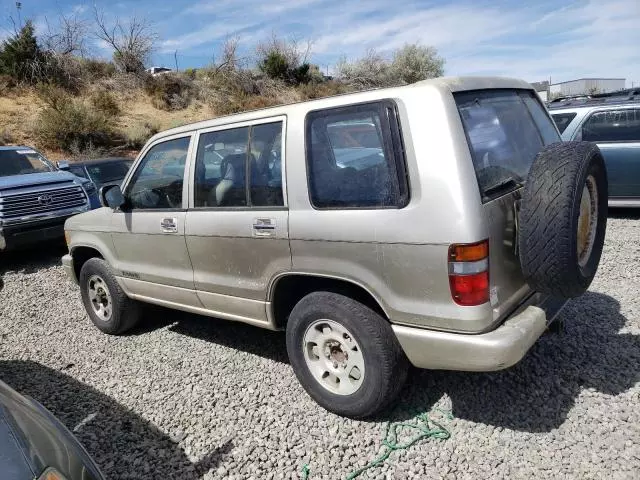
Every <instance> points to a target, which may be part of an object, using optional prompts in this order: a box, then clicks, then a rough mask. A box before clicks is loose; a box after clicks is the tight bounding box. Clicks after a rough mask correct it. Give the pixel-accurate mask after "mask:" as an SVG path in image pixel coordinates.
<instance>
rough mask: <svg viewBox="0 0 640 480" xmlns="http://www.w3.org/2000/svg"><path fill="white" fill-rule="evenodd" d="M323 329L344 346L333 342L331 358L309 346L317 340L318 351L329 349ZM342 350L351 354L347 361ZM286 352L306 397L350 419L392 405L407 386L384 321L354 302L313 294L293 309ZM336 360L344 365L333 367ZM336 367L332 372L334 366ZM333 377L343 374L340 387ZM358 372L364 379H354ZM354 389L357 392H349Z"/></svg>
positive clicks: (404, 360) (399, 351) (401, 355)
mask: <svg viewBox="0 0 640 480" xmlns="http://www.w3.org/2000/svg"><path fill="white" fill-rule="evenodd" d="M323 324H326V325H328V326H329V328H330V333H329V334H328V335H329V336H332V337H334V338H335V337H337V338H339V339H340V341H341V342H342V343H341V344H340V347H337V346H336V345H335V343H336V342H335V341H334V340H330V342H329V346H330V348H332V349H331V352H332V353H331V356H330V358H327V357H326V355H325V353H327V349H325V350H317V349H316V347H313V345H314V342H308V341H307V340H308V339H309V338H311V337H313V335H319V337H318V338H317V339H316V340H317V343H315V345H317V347H318V349H320V348H321V346H320V344H322V345H327V343H323V342H324V340H326V335H325V334H324V333H322V331H323V329H324V331H325V332H326V328H324V327H323ZM344 332H346V334H347V337H345V336H344ZM338 350H339V351H338ZM340 351H342V352H344V351H347V355H346V359H345V358H344V357H345V356H344V355H342V354H341V353H340ZM287 352H288V354H289V360H290V362H291V365H292V367H293V371H294V372H295V374H296V376H297V377H298V380H299V381H300V383H301V384H302V387H303V388H304V389H305V390H306V391H307V393H308V394H309V395H310V396H311V397H312V398H313V399H314V400H315V401H316V402H317V403H318V404H320V405H321V406H322V407H324V408H325V409H327V410H329V411H331V412H333V413H336V414H338V415H342V416H345V417H350V418H364V417H370V416H372V415H374V414H375V413H377V412H379V411H380V410H382V409H383V408H385V407H386V406H387V405H389V404H390V403H391V402H392V401H393V400H394V399H395V398H396V396H397V395H398V393H399V392H400V390H401V388H402V386H403V385H404V382H405V380H406V377H407V371H408V366H409V362H408V360H407V358H406V356H405V354H404V352H403V351H402V348H401V347H400V344H399V343H398V341H397V339H396V337H395V334H394V333H393V330H392V329H391V325H390V324H389V322H388V321H387V320H386V319H384V318H382V317H381V316H380V315H378V314H377V313H376V312H374V311H373V310H371V309H370V308H368V307H366V306H365V305H363V304H361V303H359V302H356V301H355V300H352V299H351V298H348V297H345V296H343V295H339V294H336V293H329V292H314V293H311V294H309V295H307V296H306V297H304V298H303V299H302V300H300V301H299V302H298V303H297V304H296V306H295V307H294V308H293V311H292V312H291V315H290V317H289V321H288V323H287ZM323 352H324V353H323ZM358 352H359V353H358ZM316 354H319V355H318V358H317V359H315V356H316ZM320 355H322V357H320ZM312 357H313V359H312V360H309V359H310V358H312ZM332 359H334V360H332ZM335 359H337V360H335ZM333 361H336V362H337V361H340V362H341V363H340V364H337V363H333V364H332V362H333ZM358 362H360V363H358ZM358 364H359V365H361V366H362V368H363V371H360V368H359V367H356V369H353V367H352V365H358ZM310 365H312V366H313V368H314V371H315V372H316V373H315V374H314V373H313V372H312V367H311V366H310ZM336 365H337V368H334V369H333V370H332V369H331V366H333V367H335V366H336ZM318 366H319V367H318ZM324 370H326V373H330V374H329V375H328V376H327V377H326V379H324V380H323V379H320V378H319V377H318V376H317V375H318V373H317V372H319V371H324ZM333 372H338V373H340V374H341V375H342V377H343V378H342V382H339V383H336V382H335V381H334V379H335V378H336V377H337V375H333ZM358 373H360V374H361V375H360V378H356V377H357V376H358V375H357V374H358ZM346 376H348V378H346V379H345V377H346ZM321 382H322V383H321ZM353 388H355V391H352V392H351V390H353ZM338 390H339V391H340V392H341V393H337V392H338Z"/></svg>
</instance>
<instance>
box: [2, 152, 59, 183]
mask: <svg viewBox="0 0 640 480" xmlns="http://www.w3.org/2000/svg"><path fill="white" fill-rule="evenodd" d="M55 170H56V169H55V167H54V166H53V165H52V164H50V163H49V162H48V161H47V160H45V158H44V157H43V156H42V155H40V154H39V153H38V152H36V151H35V150H31V149H28V148H25V149H16V150H0V177H9V176H12V175H26V174H29V173H45V172H54V171H55Z"/></svg>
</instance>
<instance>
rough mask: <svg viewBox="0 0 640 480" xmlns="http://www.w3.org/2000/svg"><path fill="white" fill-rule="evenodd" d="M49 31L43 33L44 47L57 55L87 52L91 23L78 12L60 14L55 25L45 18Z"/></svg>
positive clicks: (83, 54) (82, 54)
mask: <svg viewBox="0 0 640 480" xmlns="http://www.w3.org/2000/svg"><path fill="white" fill-rule="evenodd" d="M45 22H46V24H47V32H46V33H45V34H44V35H43V46H44V48H45V49H46V50H47V51H49V52H52V53H55V54H57V55H79V56H81V57H83V56H85V55H86V54H87V36H88V33H89V25H88V23H87V22H86V21H85V20H82V19H81V18H80V17H79V16H78V14H77V13H76V14H74V15H60V17H58V21H57V24H56V25H54V26H53V27H52V26H51V24H50V23H49V20H48V19H46V18H45Z"/></svg>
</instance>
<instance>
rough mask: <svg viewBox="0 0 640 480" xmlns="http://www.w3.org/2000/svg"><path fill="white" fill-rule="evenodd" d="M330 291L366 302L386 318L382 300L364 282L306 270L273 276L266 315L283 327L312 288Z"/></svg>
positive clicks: (275, 324)
mask: <svg viewBox="0 0 640 480" xmlns="http://www.w3.org/2000/svg"><path fill="white" fill-rule="evenodd" d="M318 291H324V292H333V293H338V294H341V295H344V296H346V297H349V298H352V299H354V300H356V301H359V302H360V303H362V304H364V305H366V306H367V307H369V308H370V309H371V310H373V311H374V312H376V313H378V314H379V315H381V316H382V317H383V318H385V319H387V320H389V315H388V314H387V310H386V309H385V307H384V304H383V303H382V302H381V301H380V299H378V298H377V297H376V295H375V294H374V293H373V292H371V290H369V289H368V288H367V287H365V286H364V285H362V284H360V283H358V282H355V281H353V280H351V279H347V278H342V277H335V276H330V275H322V274H316V273H307V272H287V273H285V274H282V275H279V276H277V277H275V278H274V279H273V281H272V282H271V285H270V287H269V292H268V296H267V298H268V300H269V303H268V306H267V308H268V309H269V311H268V316H269V318H270V320H271V323H272V324H273V326H274V327H275V328H276V329H278V330H280V329H283V328H284V327H285V326H286V324H287V320H288V318H289V314H290V313H291V310H293V307H294V306H295V305H296V303H298V302H299V301H300V300H301V299H302V298H303V297H304V296H306V295H308V294H309V293H312V292H318Z"/></svg>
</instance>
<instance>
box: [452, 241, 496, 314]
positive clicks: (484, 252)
mask: <svg viewBox="0 0 640 480" xmlns="http://www.w3.org/2000/svg"><path fill="white" fill-rule="evenodd" d="M449 286H450V287H451V297H452V298H453V300H454V301H455V302H456V303H457V304H458V305H464V306H473V305H481V304H483V303H486V302H488V301H489V242H488V240H484V241H482V242H478V243H469V244H455V245H451V246H450V247H449Z"/></svg>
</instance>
